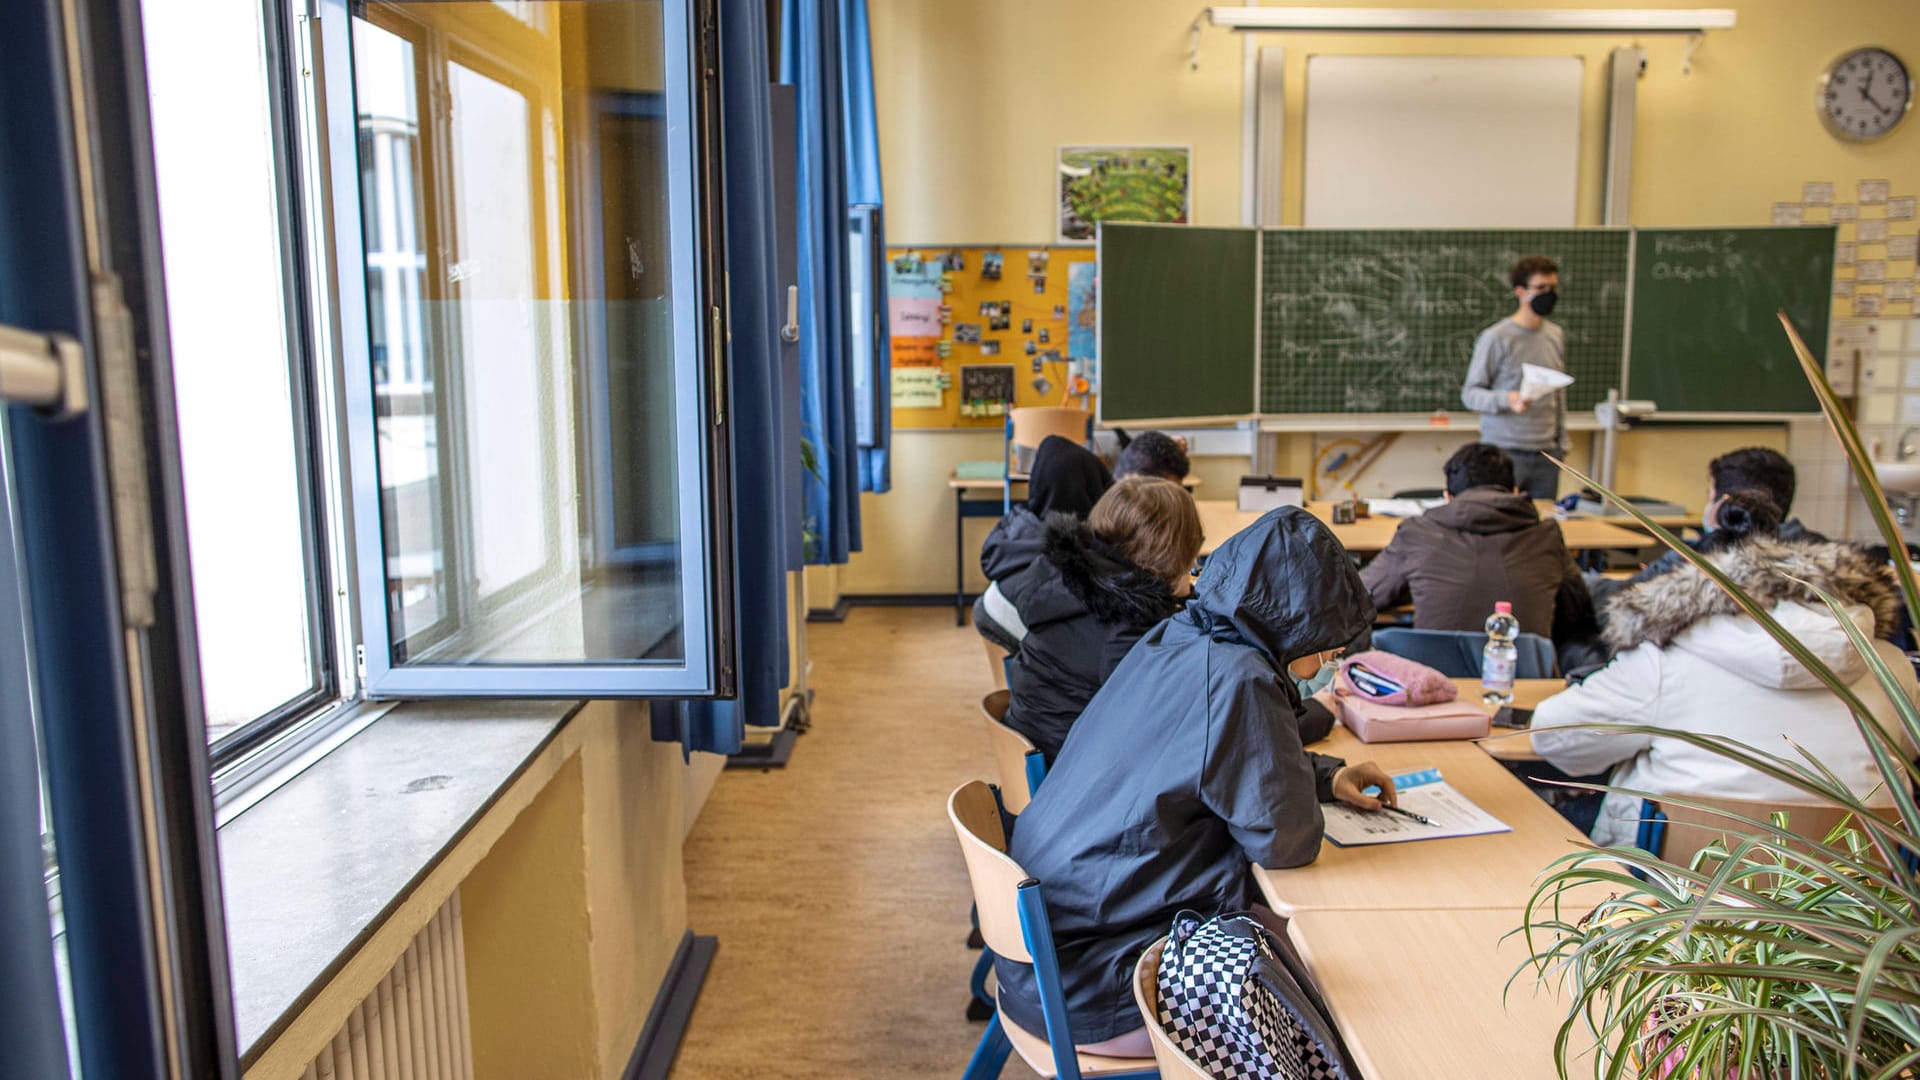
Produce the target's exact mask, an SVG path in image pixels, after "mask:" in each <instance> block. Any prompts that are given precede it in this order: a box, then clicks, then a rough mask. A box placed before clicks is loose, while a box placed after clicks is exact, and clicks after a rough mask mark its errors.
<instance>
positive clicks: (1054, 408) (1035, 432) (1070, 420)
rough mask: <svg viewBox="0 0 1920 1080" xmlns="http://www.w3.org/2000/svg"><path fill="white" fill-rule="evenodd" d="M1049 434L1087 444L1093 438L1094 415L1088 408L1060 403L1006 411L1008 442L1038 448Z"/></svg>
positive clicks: (1083, 444)
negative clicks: (1061, 404)
mask: <svg viewBox="0 0 1920 1080" xmlns="http://www.w3.org/2000/svg"><path fill="white" fill-rule="evenodd" d="M1049 435H1058V436H1060V437H1061V438H1064V439H1066V440H1067V441H1068V442H1076V443H1079V444H1080V445H1082V446H1085V445H1087V442H1088V441H1089V440H1090V439H1092V438H1093V414H1092V413H1090V412H1088V411H1087V410H1085V409H1076V408H1072V407H1068V406H1058V405H1029V406H1027V407H1025V408H1020V409H1008V410H1007V441H1008V442H1010V443H1012V444H1013V445H1015V446H1025V447H1029V448H1032V447H1037V446H1039V445H1040V444H1041V443H1043V442H1045V441H1046V439H1047V436H1049Z"/></svg>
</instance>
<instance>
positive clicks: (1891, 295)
mask: <svg viewBox="0 0 1920 1080" xmlns="http://www.w3.org/2000/svg"><path fill="white" fill-rule="evenodd" d="M1887 303H1889V304H1911V303H1913V281H1912V279H1910V278H1909V279H1902V280H1900V281H1889V282H1887ZM1914 371H1915V372H1920V365H1916V366H1915V367H1914Z"/></svg>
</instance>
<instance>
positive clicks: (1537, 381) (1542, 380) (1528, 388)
mask: <svg viewBox="0 0 1920 1080" xmlns="http://www.w3.org/2000/svg"><path fill="white" fill-rule="evenodd" d="M1572 385H1573V376H1571V375H1569V374H1567V373H1566V372H1564V371H1555V370H1553V369H1552V368H1550V367H1541V366H1540V365H1539V364H1521V365H1520V396H1521V397H1523V398H1526V399H1527V400H1528V401H1539V400H1540V399H1541V398H1543V397H1546V396H1547V395H1548V394H1551V393H1553V392H1554V391H1555V390H1565V389H1566V388H1567V387H1569V386H1572Z"/></svg>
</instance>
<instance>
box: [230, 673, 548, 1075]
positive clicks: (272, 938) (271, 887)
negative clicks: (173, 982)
mask: <svg viewBox="0 0 1920 1080" xmlns="http://www.w3.org/2000/svg"><path fill="white" fill-rule="evenodd" d="M582 704H583V703H582V702H578V701H467V700H462V701H435V702H409V703H407V704H403V705H400V706H398V707H396V708H394V709H393V710H392V711H390V712H388V713H387V714H386V715H385V716H382V717H381V718H380V719H378V720H376V721H374V722H373V723H372V724H371V725H369V726H368V727H367V728H366V729H365V730H363V731H361V732H359V733H358V734H356V735H354V736H353V737H352V738H350V739H348V740H347V741H346V742H345V743H343V744H341V745H340V746H339V747H337V748H335V749H334V750H333V751H332V752H331V753H329V754H327V755H326V756H325V757H324V758H322V759H321V760H320V761H318V762H316V763H314V764H313V765H312V766H311V767H309V768H307V769H306V770H305V771H303V772H301V773H300V774H299V775H298V776H296V777H294V778H293V779H292V780H289V781H288V782H287V783H286V784H284V785H282V786H281V787H279V788H278V789H276V790H274V791H273V792H272V793H271V794H269V795H267V796H266V797H264V798H262V799H261V800H260V801H259V802H258V803H256V804H254V805H253V806H251V807H249V808H248V809H247V810H246V811H245V812H243V813H241V814H240V815H239V816H238V817H236V818H234V819H233V820H232V821H229V822H228V823H227V824H225V825H224V826H222V827H221V829H220V831H219V839H220V866H221V887H222V892H223V894H224V900H225V908H226V913H227V949H228V955H229V963H230V966H231V971H232V988H233V998H234V1026H235V1028H236V1032H237V1035H238V1042H239V1045H240V1048H241V1059H242V1060H243V1061H250V1060H252V1059H253V1057H254V1056H255V1055H256V1054H257V1053H258V1052H259V1051H260V1050H261V1049H262V1048H264V1047H265V1046H267V1045H268V1044H269V1043H270V1042H271V1041H272V1039H273V1038H274V1037H275V1036H277V1035H278V1034H279V1033H280V1032H281V1031H282V1030H283V1029H284V1028H285V1027H286V1026H287V1024H288V1023H290V1022H291V1021H292V1020H293V1018H294V1017H296V1016H298V1015H299V1014H300V1011H301V1010H302V1009H303V1008H305V1007H306V1005H307V1004H308V1002H309V1001H310V1000H311V999H312V998H313V997H314V995H315V994H317V993H318V991H319V990H320V988H321V987H323V986H325V985H326V984H327V982H328V981H329V980H330V979H331V978H332V977H333V976H334V975H335V974H336V973H337V972H338V971H339V970H340V968H341V967H342V966H343V965H344V964H345V963H346V961H347V960H348V958H350V957H352V956H353V955H354V953H355V951H356V950H358V949H359V947H360V946H361V945H362V944H363V943H364V942H365V941H366V940H367V939H368V938H369V937H370V936H371V935H372V933H373V932H374V931H375V930H376V929H377V928H378V927H379V926H380V925H381V923H382V922H383V921H385V920H386V918H387V917H388V916H389V915H390V914H391V913H392V912H393V911H394V910H395V909H396V908H397V907H398V906H399V904H400V903H401V901H402V900H403V899H404V898H405V897H407V896H408V895H409V894H410V893H411V892H412V891H413V890H414V888H415V886H417V885H418V884H419V883H420V882H421V880H422V879H423V878H424V877H425V876H426V875H427V873H428V871H429V870H430V869H432V867H433V866H434V865H435V864H436V863H438V862H439V861H440V860H441V858H442V857H443V856H444V855H445V854H446V853H447V852H448V851H450V850H451V849H452V848H453V847H454V845H455V844H457V843H458V842H459V841H460V839H461V838H462V837H463V836H464V835H465V834H466V833H467V831H468V829H469V828H470V827H471V826H472V825H473V823H474V822H475V821H477V820H478V819H479V818H480V816H481V815H482V814H484V813H485V812H486V810H487V809H488V808H489V807H490V806H492V805H493V803H494V801H495V800H496V799H497V798H498V797H499V796H500V795H501V793H502V792H504V791H505V790H506V789H507V787H508V786H509V785H511V784H512V783H513V781H514V780H515V779H516V778H517V777H518V776H519V775H520V774H521V772H522V771H523V770H524V769H525V768H526V767H527V765H528V764H529V763H530V762H531V761H532V760H533V759H534V757H535V756H536V755H537V754H539V752H540V751H541V750H542V749H543V748H544V747H545V746H546V745H547V744H548V743H549V742H550V741H551V740H552V739H553V737H554V736H555V735H556V734H557V733H558V732H559V731H560V729H561V728H562V727H563V726H565V724H566V722H567V721H568V720H569V719H570V718H572V716H573V715H574V714H575V713H576V712H578V711H579V709H580V707H581V705H582Z"/></svg>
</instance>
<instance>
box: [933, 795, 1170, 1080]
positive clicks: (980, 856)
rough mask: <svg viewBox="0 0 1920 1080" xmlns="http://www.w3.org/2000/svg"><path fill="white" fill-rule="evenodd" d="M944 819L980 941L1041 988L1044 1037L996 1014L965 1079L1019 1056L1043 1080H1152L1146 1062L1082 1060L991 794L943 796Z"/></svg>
mask: <svg viewBox="0 0 1920 1080" xmlns="http://www.w3.org/2000/svg"><path fill="white" fill-rule="evenodd" d="M947 820H948V821H949V822H951V823H952V825H953V833H954V836H956V837H957V838H958V839H959V841H960V853H961V855H962V856H963V857H964V858H965V859H966V863H967V879H968V881H970V882H971V883H972V885H973V901H974V904H975V906H976V907H977V908H978V909H979V912H980V936H981V937H983V938H985V939H986V943H987V948H988V949H991V950H992V951H993V952H994V954H995V955H997V956H1004V957H1006V958H1007V959H1009V960H1012V961H1015V962H1017V963H1022V964H1032V965H1033V971H1034V978H1035V981H1036V982H1037V983H1038V984H1039V987H1040V1012H1041V1015H1042V1016H1043V1017H1044V1018H1045V1020H1046V1028H1047V1030H1046V1034H1045V1035H1037V1034H1034V1033H1033V1032H1030V1031H1027V1030H1026V1029H1024V1028H1022V1027H1020V1026H1019V1025H1018V1024H1015V1023H1014V1022H1013V1021H1011V1020H1009V1019H1007V1016H1006V1013H1005V1012H1004V1011H1002V1010H999V1009H997V1008H996V1009H995V1010H994V1015H993V1019H991V1020H989V1021H987V1030H986V1033H985V1034H983V1035H981V1036H980V1044H979V1045H978V1046H977V1047H975V1048H974V1051H973V1057H972V1059H971V1060H969V1061H968V1062H967V1071H966V1072H965V1073H964V1074H963V1080H991V1078H993V1077H997V1076H999V1075H1000V1071H1001V1069H1003V1068H1005V1067H1006V1063H1007V1056H1008V1054H1009V1053H1013V1052H1018V1053H1019V1055H1020V1059H1021V1060H1022V1061H1025V1062H1026V1063H1027V1065H1028V1066H1029V1067H1030V1068H1032V1069H1033V1071H1035V1072H1037V1073H1039V1074H1040V1075H1041V1076H1043V1077H1048V1078H1052V1077H1059V1078H1061V1080H1081V1078H1082V1077H1089V1078H1091V1077H1110V1078H1114V1080H1122V1078H1125V1080H1136V1078H1137V1080H1148V1078H1152V1077H1158V1076H1159V1075H1160V1073H1159V1071H1158V1070H1156V1069H1155V1068H1154V1064H1153V1060H1152V1059H1151V1058H1113V1057H1103V1056H1100V1055H1095V1054H1082V1053H1079V1052H1078V1051H1076V1050H1075V1049H1074V1047H1073V1037H1072V1036H1071V1035H1070V1034H1069V1033H1068V1032H1069V1028H1068V1022H1067V1002H1066V994H1065V993H1064V992H1063V991H1062V990H1061V988H1060V962H1059V959H1058V958H1057V956H1056V955H1055V952H1054V945H1053V927H1052V924H1051V923H1049V922H1048V920H1047V905H1046V901H1045V898H1044V896H1043V894H1042V891H1041V883H1040V882H1038V881H1035V880H1034V879H1033V878H1032V877H1030V876H1029V875H1028V874H1027V872H1026V871H1025V870H1022V869H1021V868H1020V864H1019V863H1016V862H1014V861H1013V859H1012V858H1011V857H1009V856H1008V855H1007V833H1006V829H1005V827H1004V825H1003V824H1002V819H1001V817H1000V800H999V799H998V798H997V797H996V796H995V793H994V789H993V788H991V787H989V786H988V785H986V784H985V783H982V782H981V781H979V780H973V781H970V782H968V783H965V784H962V785H960V786H959V787H957V788H955V789H954V790H953V794H951V795H949V796H947Z"/></svg>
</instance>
